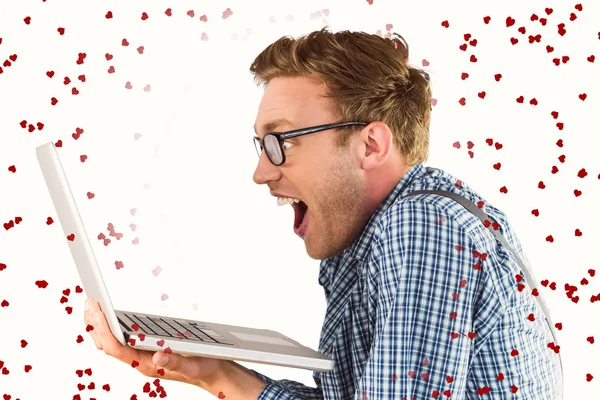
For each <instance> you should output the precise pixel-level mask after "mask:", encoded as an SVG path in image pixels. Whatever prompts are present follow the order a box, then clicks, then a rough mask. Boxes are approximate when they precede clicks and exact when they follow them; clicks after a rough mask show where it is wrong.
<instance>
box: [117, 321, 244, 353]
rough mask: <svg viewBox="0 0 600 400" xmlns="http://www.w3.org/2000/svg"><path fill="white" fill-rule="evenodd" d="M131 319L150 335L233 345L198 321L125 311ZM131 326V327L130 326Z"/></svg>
mask: <svg viewBox="0 0 600 400" xmlns="http://www.w3.org/2000/svg"><path fill="white" fill-rule="evenodd" d="M124 314H125V316H127V317H128V318H129V319H130V320H131V321H134V322H135V323H136V324H137V325H138V326H139V328H140V330H141V331H143V332H144V333H146V334H148V335H150V334H154V335H159V336H166V337H172V338H175V339H181V340H192V341H196V342H204V343H218V344H226V345H231V346H233V343H230V342H228V341H227V339H225V338H224V337H223V336H221V335H219V334H218V333H217V332H215V331H213V330H210V329H208V327H206V326H204V325H202V324H199V323H197V322H188V321H183V320H177V319H174V318H163V317H150V316H148V315H138V314H132V313H124ZM129 328H131V327H129Z"/></svg>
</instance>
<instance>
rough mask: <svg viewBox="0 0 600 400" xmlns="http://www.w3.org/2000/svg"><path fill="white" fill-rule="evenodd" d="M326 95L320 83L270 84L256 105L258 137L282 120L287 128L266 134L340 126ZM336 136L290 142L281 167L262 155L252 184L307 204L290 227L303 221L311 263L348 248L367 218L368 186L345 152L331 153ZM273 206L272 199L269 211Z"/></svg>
mask: <svg viewBox="0 0 600 400" xmlns="http://www.w3.org/2000/svg"><path fill="white" fill-rule="evenodd" d="M324 90H325V89H324V87H323V85H322V83H321V82H320V81H318V80H313V79H310V78H306V77H293V78H275V79H273V80H272V81H271V82H270V83H269V85H268V86H267V88H266V90H265V93H264V95H263V98H262V100H261V103H260V105H259V110H258V115H257V118H256V125H255V126H256V130H257V135H258V137H259V138H261V139H262V138H263V136H264V135H265V134H266V133H268V132H265V130H264V129H263V125H264V124H266V123H269V122H272V121H274V120H277V119H280V118H284V119H287V120H289V121H290V122H291V125H290V124H285V125H284V124H282V125H280V126H278V127H277V128H273V129H271V130H270V132H279V133H281V132H285V131H290V130H293V129H301V128H307V127H311V126H316V125H322V124H329V123H334V122H339V121H335V120H334V118H333V115H332V113H331V112H330V109H329V106H328V104H329V103H328V101H329V100H328V99H322V98H320V97H318V95H322V94H324V93H325V92H324ZM339 134H340V131H338V130H335V129H331V130H326V131H322V132H317V133H311V134H309V135H303V136H300V137H296V138H293V139H290V140H289V142H290V143H291V144H292V146H291V147H289V148H288V149H287V150H285V155H286V162H285V163H284V164H283V165H281V166H274V165H273V164H272V163H271V162H270V161H269V159H268V158H267V155H266V154H265V152H264V151H263V154H261V157H260V159H259V162H258V166H257V168H256V171H255V172H254V181H255V182H256V183H257V184H267V185H268V186H269V189H270V191H271V193H272V194H278V195H279V196H282V197H288V198H296V199H299V200H301V201H302V202H303V203H305V204H306V206H307V207H308V208H307V209H306V212H304V211H303V207H298V206H297V205H294V208H295V210H294V212H295V218H294V219H295V221H290V225H292V222H294V223H295V224H296V225H297V224H298V223H299V220H303V224H302V226H301V227H300V231H301V232H300V236H301V237H302V238H303V239H304V242H305V246H306V251H307V253H308V255H309V257H311V258H313V259H317V260H322V259H325V258H329V257H333V256H335V255H337V254H339V253H340V252H341V251H343V250H344V249H346V248H348V247H350V246H351V245H352V243H353V241H354V240H355V239H356V238H357V237H358V235H359V234H360V232H361V231H362V229H363V228H364V226H365V224H366V222H367V221H368V218H369V216H368V215H365V207H364V202H365V199H366V190H365V187H366V186H365V184H364V179H363V175H362V174H361V173H360V168H359V167H358V165H359V163H358V161H357V160H356V159H355V157H352V156H351V154H352V153H351V152H350V151H349V150H348V149H345V150H344V149H336V148H335V139H336V137H335V135H339ZM276 202H277V200H275V199H273V205H275V204H276ZM300 205H301V204H300ZM284 207H291V206H290V205H287V204H286V205H284ZM290 228H292V227H290ZM296 228H297V226H296ZM297 229H298V228H297Z"/></svg>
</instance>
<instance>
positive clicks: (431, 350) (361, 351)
mask: <svg viewBox="0 0 600 400" xmlns="http://www.w3.org/2000/svg"><path fill="white" fill-rule="evenodd" d="M407 58H408V46H407V44H406V42H405V41H404V40H403V39H402V38H401V37H400V38H399V39H398V38H394V39H392V40H387V39H384V38H382V37H379V36H376V35H368V34H365V33H353V32H348V31H345V32H338V33H335V34H333V33H331V32H327V29H326V28H324V29H322V30H321V31H316V32H313V33H311V34H309V35H307V36H306V37H303V38H300V39H298V40H292V39H289V38H287V37H284V38H281V39H280V40H278V41H277V42H275V43H273V44H272V45H270V46H269V47H268V48H267V49H265V51H263V53H261V54H260V55H259V56H258V57H257V59H256V60H255V61H254V63H253V64H252V67H251V71H252V72H253V73H254V75H255V78H256V79H257V80H258V81H259V82H261V83H263V84H264V85H265V86H266V89H265V93H264V96H263V98H262V100H261V103H260V106H259V110H258V115H257V119H256V124H255V131H256V134H257V137H256V138H255V145H256V146H257V150H258V152H259V162H258V166H257V168H256V171H255V173H254V181H255V182H256V183H258V184H265V185H267V186H268V187H269V189H270V192H271V194H272V195H273V196H275V197H278V202H280V203H284V202H288V203H290V204H291V205H292V207H294V210H295V219H294V232H295V233H296V234H297V235H298V236H300V237H301V238H302V239H303V240H304V243H305V246H306V251H307V253H308V255H309V256H310V257H312V258H314V259H320V260H322V262H321V267H320V272H319V283H320V284H321V285H322V286H323V288H324V290H325V296H326V299H327V310H326V316H325V321H324V324H323V330H322V332H321V340H320V345H319V351H321V352H322V353H325V354H328V355H330V356H331V357H332V358H333V359H334V361H335V363H336V365H335V369H334V370H333V371H330V372H314V373H313V377H314V380H315V383H316V387H307V386H305V385H303V384H301V383H298V382H294V381H291V380H279V381H274V380H272V379H270V378H269V377H266V376H264V375H262V374H260V373H259V372H256V371H254V370H249V369H247V368H245V367H243V366H241V365H239V364H238V363H236V362H233V361H221V360H212V359H206V358H194V357H183V356H178V355H174V354H169V355H165V354H164V353H162V352H158V353H155V354H154V355H153V354H152V353H147V352H142V351H139V350H134V349H132V348H129V347H126V346H121V345H120V344H119V343H118V342H117V341H116V339H115V338H114V337H113V336H112V334H111V333H110V331H109V330H108V328H107V326H106V322H105V319H104V317H103V316H102V313H101V312H100V311H99V310H98V306H97V303H94V302H92V301H90V300H88V303H89V304H90V305H91V308H92V310H94V311H95V314H96V316H97V318H98V319H89V318H93V317H92V312H89V311H88V312H86V321H88V323H89V322H92V323H94V324H95V326H96V329H94V330H93V331H92V332H91V335H92V337H93V338H94V341H95V343H96V346H97V347H98V348H100V349H103V350H104V351H105V352H106V353H108V354H110V355H112V356H114V357H116V358H118V359H120V360H122V361H124V362H126V363H131V361H132V360H133V359H135V360H138V361H139V362H140V366H139V367H138V369H139V370H140V371H141V372H142V373H143V374H145V375H147V376H152V377H159V375H157V372H156V371H157V369H158V368H161V367H162V368H164V369H165V371H166V374H165V376H164V378H166V379H174V380H179V381H182V382H188V383H191V384H195V385H198V386H199V387H202V388H203V389H205V390H207V391H209V392H210V393H212V394H214V395H215V396H217V395H218V394H219V393H220V394H221V395H225V397H226V398H231V399H256V398H258V399H260V400H269V399H365V400H366V399H372V400H374V399H429V398H453V399H479V398H485V397H483V396H486V395H488V396H489V397H487V398H491V399H513V398H523V399H554V398H556V396H557V391H558V388H557V385H558V365H557V355H556V354H555V352H554V351H553V350H551V349H550V348H549V347H548V343H550V342H552V336H551V333H550V330H549V329H548V327H547V325H546V324H545V323H544V315H543V313H542V309H541V308H540V307H539V305H538V303H537V301H536V297H535V296H533V295H532V294H531V289H532V288H529V287H528V286H527V285H526V284H525V283H526V282H525V281H524V280H523V279H522V272H521V270H520V268H519V265H518V263H517V261H516V259H515V257H513V256H512V255H511V253H509V252H508V250H507V249H506V248H504V247H503V246H501V245H500V244H498V243H497V242H496V240H495V239H494V236H493V235H492V234H491V233H490V231H488V230H487V229H486V227H485V226H484V224H482V222H481V220H480V219H479V218H477V217H476V216H474V215H473V214H471V213H470V212H468V211H467V210H465V208H463V207H462V206H461V205H460V204H459V203H457V202H456V201H454V200H452V199H450V198H448V197H444V196H439V195H431V194H419V195H416V196H412V197H410V198H404V197H403V196H405V195H406V194H408V193H410V192H413V191H415V190H424V189H426V190H445V191H450V192H454V193H457V194H459V195H461V196H463V197H465V198H467V199H468V200H469V201H471V202H473V203H476V204H478V205H479V207H480V208H481V210H482V211H484V212H485V213H487V214H488V215H489V216H490V217H491V218H493V220H494V223H497V224H498V228H499V231H500V232H501V233H502V234H503V235H504V237H506V238H507V239H508V240H509V242H510V243H511V247H513V248H515V249H516V250H517V252H518V254H519V257H520V258H524V259H526V258H525V255H524V253H523V251H522V249H521V246H520V243H519V241H518V239H517V237H516V236H515V234H514V232H513V231H512V229H511V227H510V225H509V223H508V221H507V219H506V216H505V215H504V214H503V213H502V212H501V211H500V210H498V209H497V208H495V207H493V206H492V205H490V204H489V203H486V202H485V200H484V199H483V198H482V197H481V196H480V195H479V194H477V193H476V192H474V191H473V190H472V189H471V188H470V187H469V186H468V185H467V184H465V183H464V182H462V181H460V180H458V179H457V178H455V177H453V176H451V175H450V174H448V173H446V172H444V171H442V170H440V169H436V168H430V167H425V166H424V165H423V162H424V161H425V160H426V159H427V156H428V151H429V116H430V107H431V106H430V100H431V97H430V96H431V92H430V88H429V80H428V77H427V75H426V74H424V73H423V71H421V70H418V69H415V68H412V67H409V66H408V65H407V64H406V60H407ZM330 124H333V125H330ZM274 133H276V134H274ZM524 289H525V290H524ZM167 358H168V359H167ZM140 360H141V361H140ZM161 361H165V363H164V364H161Z"/></svg>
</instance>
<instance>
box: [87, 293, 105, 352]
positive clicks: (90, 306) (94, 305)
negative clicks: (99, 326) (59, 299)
mask: <svg viewBox="0 0 600 400" xmlns="http://www.w3.org/2000/svg"><path fill="white" fill-rule="evenodd" d="M98 309H99V305H98V302H96V301H95V300H93V299H90V298H88V299H86V301H85V311H84V322H85V326H86V331H87V327H88V325H90V326H92V328H94V329H92V330H91V331H89V334H90V336H91V337H92V340H93V341H94V345H95V346H96V348H97V349H98V350H102V340H101V338H99V337H98V333H97V331H96V330H95V326H94V325H96V323H95V322H94V321H93V311H94V310H98Z"/></svg>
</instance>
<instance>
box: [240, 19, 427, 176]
mask: <svg viewBox="0 0 600 400" xmlns="http://www.w3.org/2000/svg"><path fill="white" fill-rule="evenodd" d="M394 35H396V36H398V37H397V38H396V37H394V36H392V38H391V39H385V38H383V37H381V36H378V35H374V34H367V33H365V32H351V31H341V32H336V33H332V32H329V31H328V30H327V26H325V27H324V28H322V29H321V30H320V31H314V32H311V33H309V34H307V35H305V36H301V37H300V38H298V39H294V38H292V37H290V36H283V37H281V38H280V39H278V40H277V41H275V42H274V43H272V44H270V45H269V46H268V47H267V48H266V49H265V50H263V51H262V53H260V54H259V55H258V57H256V59H255V60H254V61H253V63H252V65H251V66H250V72H251V73H252V74H253V75H254V82H255V83H256V84H257V85H262V86H263V88H265V87H266V86H267V85H268V84H269V82H270V81H271V79H273V78H276V77H296V76H303V77H314V78H317V79H320V80H321V81H322V82H323V84H324V85H325V91H326V95H325V96H324V97H326V98H330V99H333V103H332V104H333V107H334V109H332V110H331V111H332V113H333V114H334V115H335V117H336V118H337V120H336V121H332V122H344V121H359V122H372V121H383V122H385V123H386V124H387V125H388V127H389V128H390V130H391V132H392V134H393V138H394V144H395V145H396V146H397V148H398V149H399V150H400V152H401V154H402V155H403V156H404V157H405V160H406V163H407V164H408V165H410V166H413V165H416V164H419V163H422V162H424V161H425V160H427V158H428V156H429V119H430V112H431V87H430V85H429V75H428V74H427V73H426V72H425V71H424V70H422V69H419V68H414V67H411V66H409V65H408V44H407V43H406V41H405V40H404V38H402V36H400V35H398V34H394ZM363 128H364V126H348V127H343V128H339V129H342V132H341V133H340V135H339V141H338V143H337V144H338V146H339V147H342V148H343V147H345V146H346V145H347V144H348V143H349V140H350V136H351V135H352V133H354V132H356V131H358V130H360V129H363Z"/></svg>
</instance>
